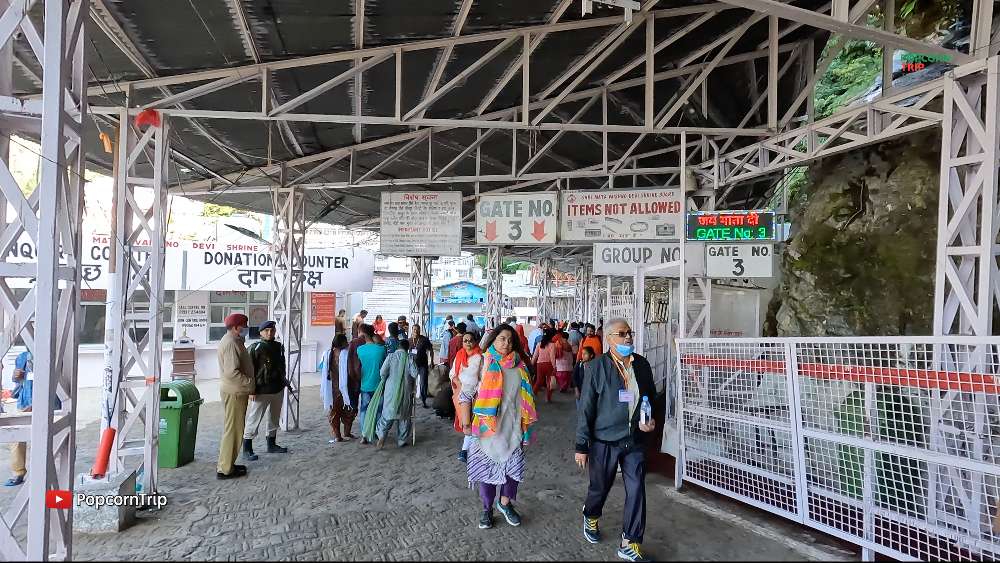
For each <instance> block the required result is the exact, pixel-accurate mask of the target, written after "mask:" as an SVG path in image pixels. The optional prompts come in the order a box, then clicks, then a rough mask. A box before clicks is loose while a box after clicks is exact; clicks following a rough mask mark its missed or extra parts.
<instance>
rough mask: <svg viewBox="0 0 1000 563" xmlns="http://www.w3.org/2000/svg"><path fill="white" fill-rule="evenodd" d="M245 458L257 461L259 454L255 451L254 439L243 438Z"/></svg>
mask: <svg viewBox="0 0 1000 563" xmlns="http://www.w3.org/2000/svg"><path fill="white" fill-rule="evenodd" d="M243 459H245V460H247V461H257V454H255V453H253V440H247V439H246V438H243Z"/></svg>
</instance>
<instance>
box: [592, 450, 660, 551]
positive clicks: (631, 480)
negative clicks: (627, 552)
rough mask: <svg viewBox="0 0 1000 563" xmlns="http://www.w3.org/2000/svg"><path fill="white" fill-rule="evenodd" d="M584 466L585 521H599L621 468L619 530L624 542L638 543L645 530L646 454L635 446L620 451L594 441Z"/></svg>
mask: <svg viewBox="0 0 1000 563" xmlns="http://www.w3.org/2000/svg"><path fill="white" fill-rule="evenodd" d="M587 463H588V465H589V467H590V488H589V489H587V502H586V503H585V504H584V505H583V514H584V515H585V516H587V517H589V518H600V516H601V513H602V512H603V510H604V502H605V501H606V500H608V493H610V492H611V487H612V486H613V485H614V484H615V474H616V473H617V472H618V466H619V465H621V468H622V480H623V481H624V482H625V514H624V516H623V518H622V523H623V528H624V529H623V530H622V531H623V532H624V533H625V538H627V539H628V540H631V541H634V542H637V543H642V535H643V533H644V532H645V531H646V454H645V452H644V451H643V447H642V446H641V445H638V444H636V445H632V446H630V447H628V448H624V447H621V446H620V445H613V444H608V443H605V442H597V441H594V442H593V443H592V444H591V445H590V455H589V456H588V458H587Z"/></svg>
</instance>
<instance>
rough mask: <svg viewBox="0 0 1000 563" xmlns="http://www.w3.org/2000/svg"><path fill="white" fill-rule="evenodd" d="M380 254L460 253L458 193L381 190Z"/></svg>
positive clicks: (460, 207)
mask: <svg viewBox="0 0 1000 563" xmlns="http://www.w3.org/2000/svg"><path fill="white" fill-rule="evenodd" d="M381 211H382V215H381V230H380V235H379V239H380V240H381V253H382V254H388V255H391V256H461V255H462V193H461V192H382V208H381Z"/></svg>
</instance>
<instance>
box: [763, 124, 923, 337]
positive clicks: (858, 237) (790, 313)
mask: <svg viewBox="0 0 1000 563" xmlns="http://www.w3.org/2000/svg"><path fill="white" fill-rule="evenodd" d="M939 155H940V137H939V134H938V132H937V131H930V132H925V133H921V134H917V135H910V136H907V137H905V138H903V139H900V140H897V141H891V142H887V143H882V144H880V145H876V146H873V147H870V148H868V149H864V150H859V151H852V152H849V153H847V154H844V155H841V156H837V157H833V158H829V159H826V160H824V161H823V162H821V163H817V164H814V165H812V166H811V167H810V170H809V183H808V185H807V186H805V187H803V188H802V189H801V190H800V192H799V194H798V195H797V196H796V197H794V198H793V201H792V202H791V203H790V213H791V221H792V235H791V240H790V241H789V243H788V244H787V245H786V246H785V251H784V253H783V255H782V259H781V267H782V276H783V277H782V283H781V287H780V289H779V290H778V291H776V292H775V297H774V300H773V301H772V302H771V306H770V308H769V311H768V316H767V317H768V318H767V322H766V325H765V327H764V328H765V332H766V334H767V335H770V336H774V335H777V336H854V335H856V336H881V335H904V334H930V332H931V327H932V319H933V311H934V264H935V246H936V237H937V228H936V222H937V202H938V169H939V162H940V157H939Z"/></svg>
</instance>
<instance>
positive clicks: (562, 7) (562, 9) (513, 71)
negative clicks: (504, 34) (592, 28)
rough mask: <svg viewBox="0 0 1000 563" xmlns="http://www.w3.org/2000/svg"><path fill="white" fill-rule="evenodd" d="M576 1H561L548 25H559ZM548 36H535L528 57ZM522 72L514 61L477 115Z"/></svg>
mask: <svg viewBox="0 0 1000 563" xmlns="http://www.w3.org/2000/svg"><path fill="white" fill-rule="evenodd" d="M574 1H575V0H560V2H559V4H558V5H557V6H556V9H555V10H553V11H552V15H551V16H549V21H548V23H549V24H554V23H557V22H558V21H559V19H560V18H562V16H563V14H565V13H566V10H567V9H569V7H570V4H572V3H573V2H574ZM548 35H549V34H548V33H541V34H539V35H537V36H534V37H533V38H532V39H531V48H530V49H529V50H528V56H531V54H532V53H534V52H535V49H537V48H538V46H539V45H541V44H542V41H544V40H545V38H546V37H548ZM520 71H521V64H520V63H519V62H518V61H514V62H513V63H511V65H510V66H509V67H507V70H506V71H505V72H504V74H503V76H502V77H501V78H500V80H499V81H498V82H497V83H496V84H494V85H493V89H492V90H490V92H489V94H487V95H486V97H485V98H484V99H483V101H482V103H481V104H479V107H477V108H476V114H477V115H482V114H483V112H484V111H486V110H487V108H489V107H490V104H492V103H493V101H494V100H496V99H497V96H499V95H500V92H502V91H503V89H504V88H506V87H507V85H508V84H510V81H511V80H513V79H514V76H515V75H517V73H518V72H520Z"/></svg>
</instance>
